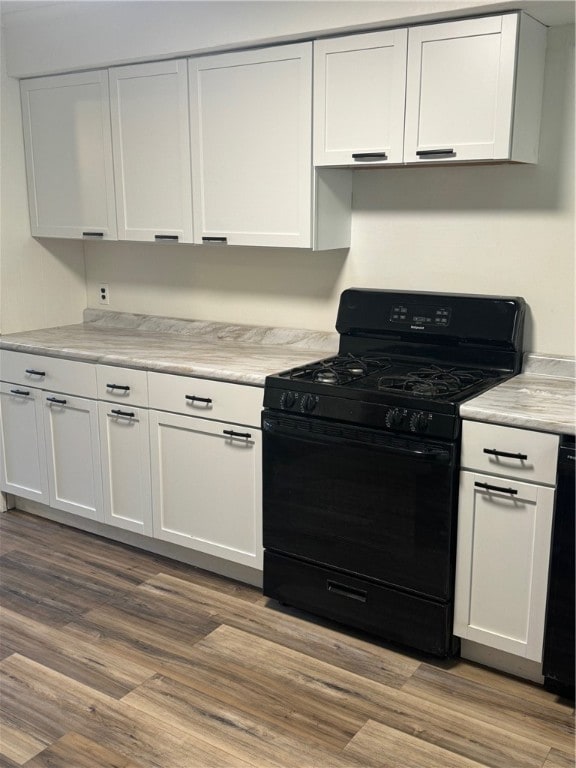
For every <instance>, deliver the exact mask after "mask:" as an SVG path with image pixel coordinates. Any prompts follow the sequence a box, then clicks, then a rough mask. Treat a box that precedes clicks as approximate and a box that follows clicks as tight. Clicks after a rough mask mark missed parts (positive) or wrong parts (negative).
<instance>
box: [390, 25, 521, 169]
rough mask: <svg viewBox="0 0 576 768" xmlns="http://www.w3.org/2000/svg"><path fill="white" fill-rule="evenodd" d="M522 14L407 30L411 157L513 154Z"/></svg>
mask: <svg viewBox="0 0 576 768" xmlns="http://www.w3.org/2000/svg"><path fill="white" fill-rule="evenodd" d="M517 27H518V14H510V15H507V16H492V17H486V18H481V19H470V20H465V21H454V22H448V23H445V24H429V25H426V26H422V27H415V28H413V29H410V31H409V34H408V77H407V90H406V131H405V137H404V161H405V162H419V163H422V162H426V161H434V162H453V161H456V162H457V161H462V160H492V159H506V158H509V157H510V149H511V147H510V142H511V128H512V117H513V92H514V73H515V61H516V35H517Z"/></svg>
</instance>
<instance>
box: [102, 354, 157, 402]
mask: <svg viewBox="0 0 576 768" xmlns="http://www.w3.org/2000/svg"><path fill="white" fill-rule="evenodd" d="M96 381H97V384H98V399H99V400H109V401H110V402H111V403H125V404H130V405H139V406H142V407H144V408H146V407H148V375H147V373H146V371H140V370H137V369H136V368H119V367H118V366H115V365H97V366H96Z"/></svg>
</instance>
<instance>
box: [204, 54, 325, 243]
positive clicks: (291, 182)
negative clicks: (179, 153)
mask: <svg viewBox="0 0 576 768" xmlns="http://www.w3.org/2000/svg"><path fill="white" fill-rule="evenodd" d="M311 58H312V45H311V43H303V44H298V45H288V46H278V47H276V48H270V49H265V50H259V51H243V52H237V53H229V54H223V55H219V56H210V57H203V58H197V59H191V60H190V111H191V129H192V165H193V183H194V219H195V225H196V233H195V234H196V242H199V243H202V242H206V239H207V240H208V242H210V241H211V239H213V238H223V239H225V241H226V242H227V243H228V244H235V245H267V246H295V247H298V246H300V247H310V246H311V244H312V218H311V216H312V211H311V207H312V157H311V132H310V126H311V120H312V101H311V96H312V83H311V80H312V66H311ZM216 242H218V240H216Z"/></svg>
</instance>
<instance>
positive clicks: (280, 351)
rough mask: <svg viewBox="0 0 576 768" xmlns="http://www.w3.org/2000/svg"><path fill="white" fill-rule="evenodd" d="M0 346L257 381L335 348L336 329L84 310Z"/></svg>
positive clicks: (260, 382)
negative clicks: (80, 318) (76, 320)
mask: <svg viewBox="0 0 576 768" xmlns="http://www.w3.org/2000/svg"><path fill="white" fill-rule="evenodd" d="M0 348H4V349H10V350H14V351H18V352H29V353H32V354H41V355H50V356H53V357H65V358H69V359H74V360H83V361H86V362H92V363H102V364H105V365H118V366H125V367H127V368H140V369H145V370H149V371H161V372H164V373H173V374H179V375H184V376H197V377H199V378H206V379H217V380H220V381H231V382H235V383H241V384H250V385H253V386H264V380H265V378H266V376H267V375H268V374H271V373H276V372H279V371H284V370H288V369H290V368H294V367H295V366H298V365H304V364H305V363H309V362H312V361H314V360H319V359H321V358H324V357H329V356H331V355H333V354H335V353H336V351H337V349H338V334H337V333H323V332H320V331H306V330H297V329H290V328H271V327H261V326H248V325H230V324H226V323H210V322H204V321H196V320H178V319H174V318H162V317H154V316H148V315H135V314H129V313H123V312H104V311H99V310H85V312H84V323H81V324H78V325H67V326H59V327H56V328H43V329H39V330H35V331H26V332H23V333H13V334H9V335H6V336H1V337H0Z"/></svg>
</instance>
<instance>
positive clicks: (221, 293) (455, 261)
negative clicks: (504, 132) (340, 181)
mask: <svg viewBox="0 0 576 768" xmlns="http://www.w3.org/2000/svg"><path fill="white" fill-rule="evenodd" d="M65 5H66V4H63V6H62V7H64V6H65ZM82 5H83V4H82V3H81V4H79V6H82ZM91 5H93V4H90V3H88V4H87V5H86V10H85V11H83V13H84V14H85V15H84V16H82V15H81V16H78V15H77V13H80V11H78V12H77V13H76V12H74V13H72V12H71V16H70V19H69V24H68V26H66V27H65V28H61V26H58V25H55V24H52V25H50V24H43V23H42V20H43V18H44V16H45V15H46V14H48V12H49V8H47V9H44V10H43V11H42V12H41V13H40V16H37V17H35V20H34V19H33V15H32V12H30V14H29V16H30V18H29V19H28V21H24V20H23V19H22V20H20V21H17V22H16V21H14V20H12V21H11V25H10V29H9V33H10V34H9V41H10V51H11V54H12V55H11V62H12V70H11V71H14V72H16V71H17V70H18V68H19V67H20V68H23V67H26V66H28V67H29V70H30V72H32V71H34V72H36V71H38V69H37V68H38V67H40V66H44V67H47V66H48V64H51V65H54V62H55V61H56V60H57V61H58V62H60V63H62V62H64V61H66V62H67V63H68V64H73V63H74V62H80V61H84V60H85V59H83V58H82V56H89V57H92V58H90V61H93V63H94V64H95V65H98V66H100V65H106V64H109V63H112V61H111V60H110V59H109V58H107V57H111V56H114V55H116V56H118V55H120V54H122V55H127V52H130V51H132V52H133V54H134V55H136V54H138V55H139V56H140V55H142V56H143V55H144V51H145V50H149V51H156V53H158V45H160V43H158V42H157V41H158V39H159V38H162V36H161V35H159V34H158V27H153V26H147V25H148V22H150V20H151V19H150V15H149V14H153V13H154V12H155V11H153V5H155V4H151V5H150V10H149V12H148V15H146V14H145V15H144V16H143V17H142V18H140V17H138V18H139V22H138V23H137V24H136V17H134V15H132V16H131V17H130V18H129V15H127V14H128V11H127V6H134V7H136V6H140V5H141V4H140V3H128V4H127V5H126V4H124V3H102V4H101V7H103V8H106V12H104V13H103V15H102V18H103V19H104V21H108V22H109V21H110V18H111V16H110V14H113V15H114V14H116V15H117V16H118V25H117V26H116V27H113V26H112V25H110V24H108V25H104V26H105V27H106V28H105V29H101V30H99V29H98V28H96V29H95V28H90V33H91V38H92V39H91V40H90V41H88V40H85V44H86V46H87V48H86V53H84V52H83V50H82V49H83V45H80V42H81V40H82V39H83V38H82V36H81V35H80V37H78V35H71V34H70V31H71V30H75V31H76V32H78V34H80V32H79V31H80V30H81V29H82V22H83V19H84V20H85V19H86V18H88V17H90V14H91V13H92V14H93V9H92V10H90V6H91ZM144 5H145V6H146V7H148V4H146V3H145V4H144ZM178 5H179V6H181V8H182V9H185V7H187V5H186V4H178ZM189 5H195V6H198V7H199V6H203V12H207V9H208V7H209V6H210V7H211V9H212V11H211V12H212V13H213V14H214V15H213V16H211V17H208V16H207V17H206V18H204V21H203V27H201V29H203V30H204V32H203V34H205V35H206V37H205V40H204V42H205V43H206V45H207V46H208V44H209V43H214V42H215V40H216V39H218V36H219V35H220V36H221V37H220V39H223V40H227V41H229V40H230V39H231V38H232V37H233V36H234V34H236V33H235V32H234V30H235V28H236V27H237V26H238V25H239V30H240V31H239V32H238V34H239V35H242V36H243V39H245V38H247V37H249V36H250V34H253V35H254V36H256V35H264V34H265V32H266V30H267V31H268V33H270V24H271V19H273V18H274V13H277V14H279V16H278V17H277V18H280V16H282V14H284V16H283V17H282V18H283V21H282V24H281V25H280V27H278V29H279V30H280V31H282V33H287V32H288V30H289V29H296V28H297V26H298V24H299V23H301V18H302V17H301V16H299V15H298V13H296V10H297V11H298V12H301V11H302V9H303V6H304V5H306V6H307V7H308V4H303V3H298V2H293V3H291V4H290V3H288V4H286V3H278V10H277V11H274V7H275V6H276V5H277V4H276V3H248V5H245V4H242V6H241V4H240V3H226V4H222V3H218V2H216V3H200V4H189ZM310 5H313V6H314V7H315V9H316V10H315V11H314V13H312V15H311V16H310V18H309V19H308V22H307V23H308V26H309V27H310V26H313V25H314V24H315V25H316V27H318V26H319V25H320V24H321V23H322V19H324V24H327V23H328V16H329V14H328V16H327V15H326V14H324V12H323V11H321V6H324V7H326V8H328V7H329V6H330V7H332V6H334V8H332V10H333V11H334V13H336V11H335V8H336V6H338V7H340V11H339V15H338V14H337V15H335V16H332V17H330V19H332V20H333V21H334V24H336V22H339V23H340V22H342V20H343V19H344V17H345V16H346V14H348V16H350V14H351V13H352V14H353V10H352V9H354V10H358V16H356V17H355V18H356V19H357V20H364V21H367V19H368V18H369V14H370V13H374V12H375V9H376V8H378V9H380V11H381V12H382V13H383V14H384V15H383V16H382V18H383V19H384V18H387V17H390V16H391V15H394V13H396V15H398V14H399V13H400V11H399V7H400V6H402V11H405V9H406V7H407V6H410V10H411V14H412V15H414V14H417V12H422V11H423V9H424V6H426V7H428V8H433V9H434V10H436V11H438V10H440V6H445V7H446V8H447V7H449V6H451V7H452V8H453V9H455V8H456V7H458V8H460V9H462V8H465V7H466V5H467V6H468V7H472V6H474V5H477V4H476V3H470V2H466V0H464V1H463V2H458V3H447V2H446V3H442V2H433V3H428V4H426V3H406V2H404V3H398V2H396V3H389V2H377V3H373V4H370V3H364V2H359V3H354V2H351V3H332V2H328V3H325V4H323V3H313V4H310ZM551 5H552V4H551ZM165 6H166V7H167V8H172V7H176V6H172V3H165ZM225 6H226V11H227V14H228V15H227V16H225V17H223V18H221V19H220V17H221V16H222V13H223V10H224V7H225ZM240 6H241V7H242V9H246V8H248V7H252V6H254V7H260V8H261V9H263V11H264V10H266V12H267V14H268V15H267V16H266V20H265V21H266V23H264V21H263V22H262V24H260V26H259V25H258V24H256V23H255V22H254V14H253V13H252V15H251V16H250V14H248V16H247V17H244V16H242V17H241V14H239V12H237V13H234V10H233V9H234V7H236V8H240ZM53 8H54V9H55V10H54V11H53V13H54V14H56V12H58V14H60V15H61V9H60V8H59V6H54V7H53ZM290 8H293V9H294V12H293V14H292V16H290V15H289V14H287V10H288V11H289V10H290ZM319 9H320V10H319ZM370 9H371V10H370ZM252 11H254V8H252ZM182 12H184V11H182ZM190 12H191V11H190V10H188V11H186V13H190ZM42 14H44V16H43V15H42ZM75 14H76V15H75ZM323 14H324V15H323ZM386 14H388V16H386ZM405 14H406V15H411V14H410V13H408V12H407V11H405ZM12 16H13V17H16V16H17V14H12ZM240 17H241V18H242V19H246V18H249V19H252V21H253V22H254V26H253V27H250V25H249V24H248V23H247V22H246V21H244V22H241V20H240ZM91 18H94V16H92V17H91ZM178 18H182V17H181V16H178V14H173V13H172V12H170V13H168V12H167V14H166V19H165V20H164V22H163V24H165V25H166V24H168V25H169V26H170V23H171V22H172V23H173V22H174V21H175V20H177V19H178ZM372 18H373V17H372ZM39 19H40V20H39ZM218 19H220V21H221V23H220V24H218V23H217V22H218ZM52 21H54V19H52ZM129 21H131V23H132V27H131V28H130V24H129V23H128V22H129ZM135 24H136V26H134V25H135ZM266 25H268V26H266ZM290 25H292V26H290ZM173 26H174V27H175V28H174V29H172V30H171V38H170V39H171V40H172V44H174V45H175V44H176V43H175V42H174V41H176V40H177V39H178V37H179V36H181V34H182V30H180V29H177V27H178V26H179V25H178V24H175V23H173ZM264 27H266V29H264ZM145 28H146V29H147V33H146V34H144V32H145ZM134 29H137V30H138V34H135V33H133V30H134ZM66 30H67V32H66ZM188 32H190V34H191V35H192V37H193V38H194V45H196V46H200V45H201V43H202V40H201V39H200V37H199V36H198V35H199V34H200V33H199V32H198V33H197V31H196V32H194V33H193V31H192V30H188ZM140 33H142V34H140ZM254 39H255V37H254ZM134 41H137V42H134ZM162 44H165V43H164V42H163V43H162ZM190 45H191V46H192V43H191V44H190ZM174 52H176V51H175V50H174ZM43 57H48V58H49V59H50V61H49V62H48V63H47V62H44V64H42V61H43ZM50 57H51V58H50ZM96 59H97V60H96ZM41 71H43V70H41ZM573 73H574V32H573V26H566V27H557V28H554V29H552V30H551V32H550V35H549V50H548V60H547V72H546V83H545V99H544V119H543V126H542V146H541V161H540V164H539V165H538V166H536V167H528V166H508V165H505V166H486V167H451V168H447V169H442V168H439V167H436V168H414V169H412V168H402V169H382V170H371V171H355V178H354V212H353V221H352V230H353V231H352V247H351V249H350V251H349V252H348V251H335V252H330V253H312V252H309V251H304V252H301V251H296V250H284V249H255V248H230V249H226V248H219V247H191V246H183V245H177V246H168V245H142V244H134V243H116V244H114V243H87V244H86V245H85V246H84V248H85V257H86V278H87V288H88V303H89V306H93V307H95V306H98V304H97V284H98V282H100V281H102V282H107V283H108V284H109V285H110V297H111V299H110V309H112V310H123V311H129V312H148V313H151V314H158V315H172V316H179V317H187V318H193V317H195V318H200V319H204V318H206V319H214V320H222V321H231V322H232V321H233V322H245V323H255V324H278V325H287V326H300V327H309V328H317V329H321V330H329V329H333V327H334V321H335V316H336V307H337V302H338V297H339V294H340V292H341V290H343V289H344V288H346V287H349V286H352V285H355V286H374V287H387V288H397V289H403V288H405V289H411V288H413V289H419V290H442V291H457V292H472V293H492V294H514V295H522V296H524V297H525V298H526V300H527V301H528V304H529V305H530V308H531V316H530V320H529V324H528V326H529V327H528V347H529V348H530V349H533V350H536V351H541V352H554V353H557V354H574V351H575V350H574V233H573V220H574V199H573V187H574V138H573V136H574V82H573ZM2 85H3V89H4V91H6V92H7V93H8V103H9V105H11V106H10V108H11V110H12V112H11V116H10V117H9V118H7V119H6V120H4V118H3V123H4V122H6V123H7V126H8V129H9V131H11V134H10V135H9V136H8V138H7V139H6V142H3V147H4V145H5V146H6V150H3V162H4V161H6V163H7V165H8V172H7V173H6V174H5V173H4V170H3V174H2V180H3V192H4V194H3V199H4V200H5V201H6V200H7V205H6V203H5V205H4V210H3V212H2V221H3V223H4V227H3V235H2V237H3V245H4V242H5V241H8V240H11V243H13V245H11V247H10V249H9V252H8V256H7V257H5V255H4V252H5V251H6V248H4V247H3V249H2V264H3V266H2V274H3V278H4V279H3V281H2V282H3V288H2V291H3V298H4V296H6V297H7V300H9V301H11V304H10V308H9V311H7V312H5V313H4V314H5V318H6V320H5V323H4V325H5V327H4V328H3V330H4V332H7V331H8V330H9V329H10V330H16V328H17V327H18V326H21V324H22V323H28V325H27V327H34V326H37V325H50V324H54V322H53V321H52V319H49V318H52V317H53V316H55V315H57V314H58V313H61V312H63V311H64V309H65V306H66V304H65V303H64V302H62V300H61V294H60V293H59V292H58V291H57V290H56V288H57V287H58V284H59V279H60V278H59V277H58V276H59V275H60V274H61V273H62V272H64V273H66V274H67V276H68V279H69V282H70V290H68V291H67V293H66V298H68V296H69V295H70V296H72V301H73V303H74V311H72V312H69V313H68V315H70V314H72V315H77V314H78V308H79V306H80V304H81V303H82V302H81V301H80V296H81V294H82V291H81V290H79V286H78V283H79V282H80V283H81V281H82V274H81V265H80V264H81V262H80V259H78V258H77V256H78V249H79V248H80V247H81V246H80V245H79V244H77V243H74V242H66V243H65V242H63V241H59V242H58V241H48V240H45V241H44V242H43V244H39V243H37V242H36V241H33V240H31V238H30V237H29V232H28V222H27V213H25V197H24V170H23V167H22V150H21V138H20V131H21V128H20V126H19V117H17V111H18V109H17V89H16V86H15V82H14V81H13V80H9V79H7V78H6V77H5V76H3V83H2ZM4 100H5V98H4V97H3V101H4ZM17 123H18V124H17ZM6 190H9V193H8V192H7V191H6ZM6 208H7V210H6ZM6 227H8V230H9V231H8V233H7V234H6V235H5V234H4V229H5V228H6ZM10 232H11V233H12V234H11V235H10ZM46 248H50V251H46ZM18 249H19V251H18ZM38 262H39V263H42V264H43V265H44V273H45V277H44V280H45V281H47V286H48V287H47V289H45V288H44V287H43V286H42V285H41V284H39V280H38V275H39V274H40V273H41V271H42V270H40V271H39V270H38V269H37V268H36V263H38ZM7 280H8V282H6V281H7ZM15 288H19V290H20V293H19V294H18V292H17V291H16V292H14V289H15ZM18 296H20V298H18ZM39 300H40V301H44V302H47V305H46V309H45V310H44V315H43V316H38V306H39V305H38V301H39ZM2 304H3V306H4V301H3V302H2ZM22 307H26V309H25V310H23V309H22ZM48 316H49V318H48ZM47 318H48V319H47ZM70 321H73V320H70ZM57 322H60V321H59V320H58V321H57ZM22 327H24V326H22Z"/></svg>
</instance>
